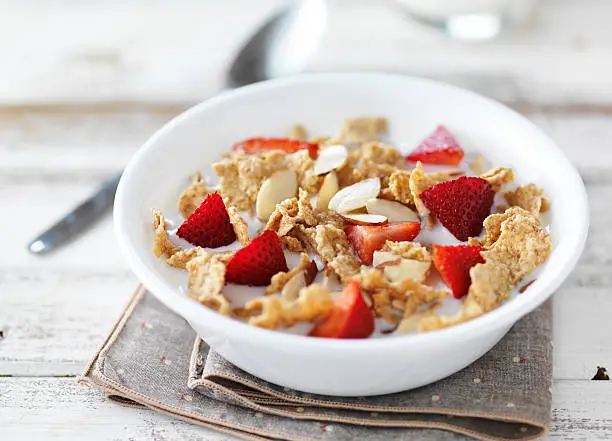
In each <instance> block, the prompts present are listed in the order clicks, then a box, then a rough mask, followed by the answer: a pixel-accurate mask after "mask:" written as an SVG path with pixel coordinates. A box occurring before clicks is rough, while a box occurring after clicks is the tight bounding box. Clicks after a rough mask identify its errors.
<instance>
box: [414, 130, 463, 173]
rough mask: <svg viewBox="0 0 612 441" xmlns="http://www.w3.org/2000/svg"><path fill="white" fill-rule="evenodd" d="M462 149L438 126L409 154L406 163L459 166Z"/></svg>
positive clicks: (449, 134)
mask: <svg viewBox="0 0 612 441" xmlns="http://www.w3.org/2000/svg"><path fill="white" fill-rule="evenodd" d="M463 155H464V152H463V149H462V148H461V147H460V146H459V143H458V142H457V140H456V139H455V137H454V136H453V135H451V133H450V132H449V131H448V130H446V128H445V127H444V126H438V127H437V128H436V130H434V132H433V133H432V134H431V135H429V136H428V137H427V138H425V139H424V140H423V141H421V143H420V144H419V145H418V146H417V147H416V148H415V149H414V151H413V152H412V153H410V154H409V155H408V156H407V157H406V159H407V160H408V161H412V162H417V161H421V162H422V163H423V164H437V165H453V166H456V165H459V163H460V162H461V160H462V159H463Z"/></svg>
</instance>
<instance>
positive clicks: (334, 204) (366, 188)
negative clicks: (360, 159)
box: [328, 178, 380, 213]
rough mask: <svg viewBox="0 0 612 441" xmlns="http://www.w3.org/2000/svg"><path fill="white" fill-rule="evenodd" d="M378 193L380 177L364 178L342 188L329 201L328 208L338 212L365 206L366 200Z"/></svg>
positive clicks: (346, 211) (373, 197)
mask: <svg viewBox="0 0 612 441" xmlns="http://www.w3.org/2000/svg"><path fill="white" fill-rule="evenodd" d="M378 193H380V178H370V179H364V180H363V181H360V182H357V183H356V184H353V185H351V186H349V187H346V188H343V189H342V190H340V191H339V192H338V193H336V194H335V195H334V197H333V198H331V200H330V201H329V205H328V208H329V209H330V210H334V211H337V212H338V213H348V212H349V211H353V210H357V209H358V208H362V207H365V205H366V202H367V201H368V200H370V199H375V198H376V196H378Z"/></svg>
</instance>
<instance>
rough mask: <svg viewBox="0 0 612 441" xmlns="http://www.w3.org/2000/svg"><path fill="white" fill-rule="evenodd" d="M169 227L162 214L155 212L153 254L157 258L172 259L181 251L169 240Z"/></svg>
mask: <svg viewBox="0 0 612 441" xmlns="http://www.w3.org/2000/svg"><path fill="white" fill-rule="evenodd" d="M167 226H168V223H167V222H166V218H165V217H164V215H163V214H162V212H161V211H159V210H153V228H154V229H155V241H154V245H153V253H154V254H155V256H156V257H161V256H166V257H171V256H172V255H173V254H174V253H177V252H179V251H180V248H179V247H177V246H176V245H174V244H173V243H172V242H170V239H168V232H167V231H166V228H167Z"/></svg>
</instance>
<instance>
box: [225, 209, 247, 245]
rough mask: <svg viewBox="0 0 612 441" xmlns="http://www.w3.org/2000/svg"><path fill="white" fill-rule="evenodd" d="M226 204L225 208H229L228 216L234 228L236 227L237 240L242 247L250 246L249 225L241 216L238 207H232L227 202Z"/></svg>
mask: <svg viewBox="0 0 612 441" xmlns="http://www.w3.org/2000/svg"><path fill="white" fill-rule="evenodd" d="M223 202H225V207H226V208H227V214H228V215H229V218H230V223H231V224H232V227H234V233H236V238H237V239H238V242H240V243H241V244H242V245H248V244H249V242H250V240H249V225H248V224H247V223H246V221H245V220H244V218H243V217H242V216H241V215H240V213H239V212H238V210H237V209H236V207H234V206H232V205H230V204H229V203H228V202H227V201H225V200H224V201H223Z"/></svg>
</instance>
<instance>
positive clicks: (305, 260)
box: [264, 253, 310, 295]
mask: <svg viewBox="0 0 612 441" xmlns="http://www.w3.org/2000/svg"><path fill="white" fill-rule="evenodd" d="M309 266H310V257H308V254H306V253H302V254H301V255H300V263H298V264H297V266H295V267H294V268H293V269H291V271H287V272H284V271H281V272H280V273H276V274H275V275H274V276H272V280H271V281H270V285H268V287H267V288H266V290H265V292H264V294H265V295H268V294H274V293H276V292H280V291H282V289H283V287H284V286H285V284H286V283H287V282H288V281H289V280H291V279H292V278H293V276H295V275H296V274H298V273H299V272H301V271H304V270H305V269H307V268H308V267H309Z"/></svg>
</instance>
